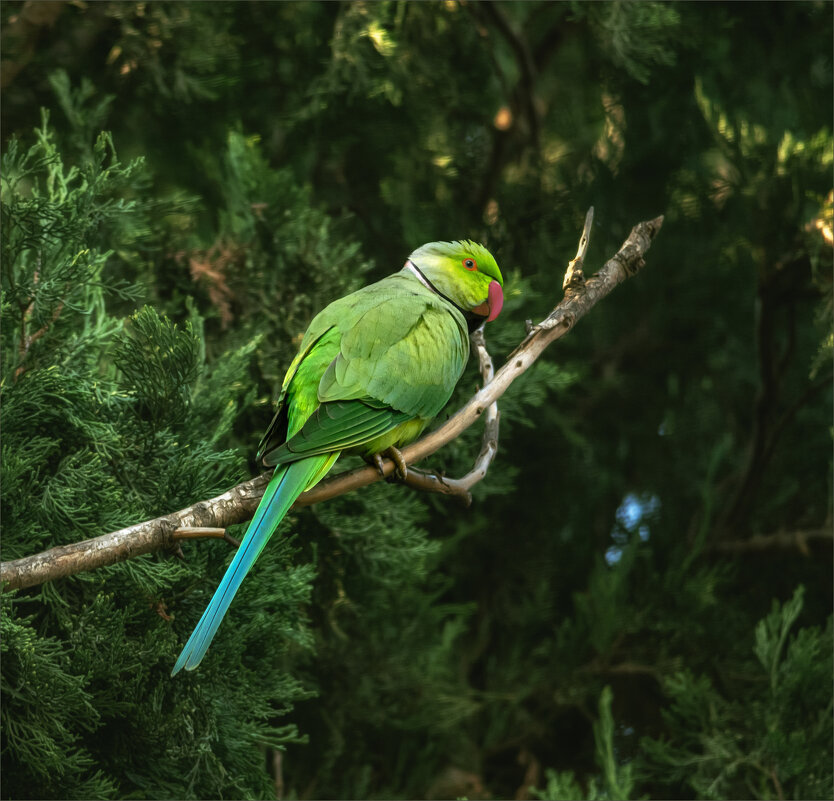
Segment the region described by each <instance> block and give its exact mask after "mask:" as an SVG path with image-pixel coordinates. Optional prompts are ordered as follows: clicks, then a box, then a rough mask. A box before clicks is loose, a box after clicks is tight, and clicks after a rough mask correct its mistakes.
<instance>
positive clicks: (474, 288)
mask: <svg viewBox="0 0 834 801" xmlns="http://www.w3.org/2000/svg"><path fill="white" fill-rule="evenodd" d="M503 284H504V281H503V278H502V277H501V271H500V270H499V269H498V265H497V264H496V262H495V259H494V258H493V256H492V254H491V253H490V252H489V251H488V250H487V249H486V248H485V247H483V246H482V245H478V244H476V243H474V242H471V241H467V240H464V241H460V242H430V243H429V244H427V245H423V246H422V247H420V248H418V249H417V250H415V251H414V252H413V253H412V254H411V255H410V256H409V257H408V260H407V261H406V263H405V266H404V267H403V268H402V270H400V271H399V272H398V273H395V274H394V275H390V276H388V277H387V278H384V279H382V280H381V281H378V282H377V283H375V284H371V285H370V286H366V287H364V288H363V289H360V290H358V291H357V292H353V293H352V294H350V295H347V296H346V297H344V298H341V299H339V300H336V301H334V302H333V303H331V304H330V305H329V306H327V307H326V308H325V309H324V310H323V311H321V312H320V313H319V314H317V315H316V317H315V318H313V322H312V323H310V327H309V328H308V329H307V332H306V333H305V334H304V338H303V340H302V342H301V347H300V349H299V351H298V354H297V355H296V357H295V359H293V361H292V364H290V367H289V370H287V374H286V376H285V377H284V383H283V385H282V387H281V394H280V396H279V398H278V410H277V412H276V414H275V417H274V418H273V420H272V422H271V423H270V425H269V428H268V429H267V431H266V434H264V436H263V439H262V440H261V444H260V447H259V448H258V457H257V458H258V462H260V463H262V464H263V465H264V466H266V467H274V468H275V472H274V474H273V476H272V479H271V480H270V482H269V484H268V486H267V488H266V490H265V492H264V496H263V499H262V500H261V502H260V504H259V506H258V509H257V511H256V512H255V516H254V517H253V518H252V522H251V523H250V524H249V527H248V528H247V530H246V534H245V535H244V537H243V540H242V542H241V544H240V548H239V549H238V551H237V553H236V554H235V557H234V559H232V563H231V564H230V565H229V568H228V570H227V571H226V574H225V575H224V576H223V580H222V581H221V582H220V586H219V587H218V588H217V591H216V592H215V593H214V596H213V597H212V599H211V601H210V602H209V605H208V606H207V607H206V610H205V612H203V616H202V617H201V618H200V622H199V623H198V624H197V627H196V628H195V629H194V632H193V633H192V635H191V637H190V638H189V640H188V642H187V643H186V645H185V648H183V650H182V653H181V654H180V656H179V659H177V663H176V664H175V665H174V669H173V671H172V675H174V674H176V673H178V672H179V671H180V670H182V668H185V669H186V670H193V669H194V668H196V667H197V665H199V664H200V661H201V660H202V658H203V657H204V656H205V653H206V651H207V650H208V647H209V645H210V644H211V641H212V639H213V638H214V635H215V633H216V632H217V628H218V626H219V625H220V621H221V620H223V616H224V615H225V614H226V610H227V609H228V608H229V604H231V602H232V599H233V598H234V596H235V593H236V592H237V590H238V588H239V587H240V584H241V582H242V581H243V579H244V577H245V576H246V574H247V573H248V572H249V570H250V568H251V567H252V565H253V564H254V563H255V560H256V559H257V558H258V555H259V554H260V553H261V551H262V550H263V548H264V546H265V545H266V543H267V541H268V540H269V538H270V537H271V536H272V534H273V532H274V531H275V529H276V528H277V527H278V524H279V523H280V522H281V520H282V519H283V517H284V515H285V514H286V513H287V511H288V510H289V508H290V506H292V504H293V502H294V501H295V499H296V498H297V497H298V496H299V495H300V494H301V493H302V492H304V490H306V489H309V488H310V487H312V486H313V485H315V484H317V483H318V482H319V481H321V479H322V478H324V476H325V475H326V474H327V472H328V471H329V470H330V468H331V467H333V463H334V462H335V461H336V459H338V458H339V454H340V453H342V451H351V452H354V453H359V454H361V455H362V456H364V457H365V458H367V459H375V460H376V461H377V463H378V464H379V463H380V462H379V455H380V454H383V453H385V454H390V455H391V456H392V458H394V460H395V461H397V462H398V464H399V465H400V467H399V469H400V471H401V472H402V471H405V470H406V467H405V465H404V464H403V462H402V458H401V457H400V455H399V452H398V451H397V450H396V449H397V448H398V447H400V446H402V445H406V444H408V443H409V442H411V441H412V440H414V439H415V438H416V437H418V436H419V435H420V433H421V432H422V431H423V429H424V428H425V427H426V426H427V425H428V423H429V422H430V421H431V419H432V418H433V417H434V416H435V415H436V414H437V413H438V412H439V411H440V410H441V409H442V408H443V407H444V406H445V405H446V403H447V401H448V400H449V398H450V397H451V395H452V391H453V389H454V387H455V384H457V382H458V379H459V378H460V377H461V375H462V373H463V369H464V367H465V366H466V360H467V359H468V357H469V336H468V335H469V333H471V332H472V331H474V330H475V329H476V328H478V327H479V326H480V325H482V324H483V323H484V322H489V321H491V320H494V319H495V318H496V317H497V316H498V313H499V312H500V311H501V307H502V305H503V302H504V294H503V291H502V286H503Z"/></svg>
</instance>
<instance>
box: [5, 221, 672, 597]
mask: <svg viewBox="0 0 834 801" xmlns="http://www.w3.org/2000/svg"><path fill="white" fill-rule="evenodd" d="M592 213H593V212H592V210H591V211H589V214H588V217H587V218H586V224H585V228H584V230H583V237H582V239H581V240H580V246H579V249H578V251H577V256H576V258H575V259H573V260H572V261H571V263H570V267H569V273H570V275H572V276H574V277H575V276H576V272H577V264H581V261H582V260H583V259H584V253H585V249H586V247H587V234H588V231H589V228H590V225H589V223H590V220H591V219H592ZM662 225H663V217H662V216H661V217H657V218H655V219H653V220H648V221H646V222H641V223H638V224H637V225H635V226H634V228H633V229H632V230H631V233H630V234H629V235H628V237H627V239H626V240H625V242H624V243H623V245H622V246H621V247H620V249H619V251H618V252H617V253H616V254H614V256H612V257H611V258H610V259H609V260H608V261H607V262H606V263H605V264H604V265H603V267H602V268H601V269H600V270H599V272H597V273H596V274H595V275H594V276H592V277H591V278H589V279H587V280H583V281H581V282H580V281H578V280H575V278H574V280H567V279H566V283H567V289H566V291H565V295H564V297H563V299H562V300H561V302H559V303H558V305H557V306H556V307H555V308H554V309H553V311H552V312H551V313H550V314H549V315H548V316H547V318H545V319H544V320H543V321H542V322H541V323H539V324H538V325H535V326H529V327H528V333H527V336H526V337H525V338H524V340H523V341H522V342H521V343H520V344H519V345H518V347H516V349H515V350H514V351H513V352H512V353H511V354H510V356H509V357H508V359H507V361H506V362H505V363H504V365H503V366H502V367H501V369H500V370H498V372H497V373H496V374H495V375H494V377H493V378H492V380H490V381H488V382H486V383H485V385H484V386H483V387H482V388H481V389H480V390H479V391H478V392H476V393H475V395H473V396H472V398H470V400H469V401H468V402H467V403H466V404H465V405H464V406H463V407H461V408H460V409H459V410H458V411H457V412H456V413H455V415H453V416H452V417H451V418H450V419H449V420H448V421H447V422H446V423H444V424H443V425H442V426H440V427H439V428H438V429H436V430H435V431H432V432H431V433H430V434H428V435H426V436H425V437H423V438H422V439H420V440H418V441H417V442H414V443H412V444H411V445H409V446H408V447H406V448H404V449H403V451H402V456H403V458H404V459H405V461H406V463H408V464H412V463H415V462H419V461H421V460H423V459H425V458H426V457H427V456H430V455H431V454H433V453H434V452H435V451H437V450H438V449H439V448H441V447H442V446H443V445H445V444H447V443H448V442H451V441H452V440H453V439H455V438H456V437H458V436H459V435H460V434H461V432H463V431H464V430H465V429H467V428H469V426H471V425H472V424H473V423H474V422H475V421H476V420H478V419H480V418H481V417H484V418H485V419H486V420H487V436H485V438H484V447H482V450H481V453H480V454H479V456H478V458H477V460H476V463H475V466H474V467H473V469H472V470H471V471H470V472H469V473H468V474H467V475H466V476H464V477H463V478H462V479H459V480H458V481H456V482H454V483H453V482H451V481H450V480H448V479H444V478H441V477H439V476H438V475H436V474H432V473H420V474H419V475H420V476H421V477H422V479H423V480H422V481H421V482H419V483H420V484H421V486H420V487H419V488H420V489H425V490H430V491H434V492H440V493H444V494H453V495H460V494H462V491H465V492H466V493H467V495H468V491H469V489H470V488H471V487H472V486H473V485H474V484H475V483H477V482H478V481H480V480H481V479H482V478H483V477H484V475H485V474H486V469H487V467H488V466H489V463H490V461H491V460H492V458H493V457H494V453H495V450H496V448H497V442H496V437H497V418H498V415H497V408H495V413H494V418H492V422H490V421H491V414H492V409H493V407H494V404H495V403H496V401H497V400H498V399H499V398H500V397H501V395H503V394H504V392H506V390H507V389H508V388H509V386H510V384H512V382H513V381H514V380H515V379H516V378H518V377H519V376H520V375H522V373H524V372H525V371H526V370H527V369H528V368H529V367H530V366H531V365H532V364H533V363H534V362H535V361H536V359H538V357H539V356H540V355H541V354H542V352H543V351H544V350H545V348H547V346H548V345H550V344H551V343H552V342H555V341H556V340H557V339H560V338H561V337H563V336H564V335H565V334H567V333H568V331H570V330H571V329H572V328H573V327H574V325H575V324H576V323H577V322H578V321H579V320H580V319H581V318H582V317H584V316H585V315H586V314H587V313H588V312H589V311H590V310H591V309H592V308H593V307H594V306H595V305H596V304H597V303H598V302H599V301H600V300H602V298H604V297H605V296H606V295H608V294H609V293H610V292H611V291H612V290H613V289H614V288H615V287H616V286H617V285H619V284H621V283H623V282H624V281H625V280H626V279H628V278H630V277H631V276H633V275H635V274H636V273H637V272H638V271H639V270H640V269H641V268H642V267H643V266H644V264H645V261H644V256H645V254H646V252H647V251H648V249H649V247H651V244H652V241H653V239H654V237H655V236H656V235H657V233H658V232H659V231H660V228H661V226H662ZM569 278H570V276H569ZM475 345H476V349H478V351H479V356H480V358H481V368H482V373H483V374H484V375H488V372H489V369H490V365H489V364H488V363H487V362H488V355H486V357H485V356H484V354H485V353H486V351H485V349H484V350H483V353H481V352H480V350H481V348H480V343H479V341H478V340H477V339H476V342H475ZM485 359H486V361H485ZM493 433H494V434H495V437H493V436H492V434H493ZM394 470H395V464H394V462H393V461H392V460H391V459H384V460H382V463H381V466H380V469H377V467H375V466H365V467H360V468H356V469H354V470H350V471H347V472H345V473H342V474H339V475H336V476H334V477H333V478H330V479H326V480H324V481H322V482H321V483H320V484H318V485H317V486H315V487H313V488H312V489H311V490H309V491H308V492H305V493H304V494H302V495H301V496H300V497H299V498H298V500H297V501H296V502H295V504H294V507H293V508H297V507H301V506H309V505H312V504H315V503H321V502H322V501H325V500H328V499H330V498H334V497H336V496H338V495H343V494H345V493H347V492H351V491H353V490H356V489H359V488H360V487H364V486H367V485H368V484H373V483H375V482H377V481H381V480H382V479H383V478H387V477H389V476H391V475H392V473H393V472H394ZM411 472H412V471H411V470H409V473H411ZM268 478H269V476H268V474H265V475H261V476H258V477H257V478H254V479H251V480H249V481H245V482H243V483H241V484H238V485H237V486H236V487H233V488H232V489H230V490H229V491H228V492H225V493H223V494H222V495H219V496H217V497H215V498H211V499H210V500H206V501H200V502H198V503H195V504H194V505H193V506H189V507H188V508H186V509H181V510H180V511H178V512H174V513H172V514H168V515H163V516H162V517H157V518H154V519H153V520H146V521H144V522H142V523H137V524H135V525H133V526H128V527H127V528H123V529H121V530H119V531H114V532H111V533H109V534H104V535H102V536H100V537H96V538H95V539H90V540H85V541H83V542H79V543H73V544H71V545H62V546H58V547H56V548H52V549H50V550H48V551H44V552H42V553H39V554H35V555H33V556H28V557H23V558H21V559H17V560H14V561H9V562H3V563H2V564H0V582H2V583H3V585H4V589H19V588H24V587H31V586H34V585H37V584H41V583H43V582H45V581H52V580H54V579H58V578H63V577H66V576H71V575H74V574H76V573H80V572H84V571H88V570H93V569H96V568H99V567H104V566H106V565H111V564H115V563H117V562H121V561H124V560H126V559H131V558H133V557H135V556H139V555H141V554H145V553H151V552H153V551H159V550H172V549H174V548H175V547H177V540H178V539H179V538H181V536H182V534H179V535H178V536H176V537H175V534H174V533H175V532H176V531H178V530H179V531H182V530H184V529H194V528H209V529H225V528H226V527H228V526H231V525H234V524H236V523H241V522H244V521H245V520H247V519H249V518H250V517H251V516H252V514H253V513H254V511H255V509H256V508H257V505H258V502H259V501H260V499H261V496H262V495H263V491H264V488H265V487H266V484H267V482H268ZM450 488H451V489H450ZM206 536H219V534H218V533H217V532H216V531H214V532H212V533H210V534H207V535H206Z"/></svg>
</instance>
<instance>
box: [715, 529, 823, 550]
mask: <svg viewBox="0 0 834 801" xmlns="http://www.w3.org/2000/svg"><path fill="white" fill-rule="evenodd" d="M809 542H834V531H832V529H831V527H829V528H819V529H810V530H807V531H779V532H777V533H775V534H757V535H755V536H754V537H750V538H749V539H746V540H724V541H721V540H719V541H718V542H715V543H713V544H712V545H710V546H709V547H708V548H707V549H706V550H707V551H708V552H713V553H722V554H727V555H733V556H738V555H741V554H747V553H763V552H765V551H776V550H782V551H786V550H787V551H791V550H794V549H796V550H798V551H799V552H800V553H801V554H802V555H803V556H810V555H811V550H810V548H809V547H808V543H809Z"/></svg>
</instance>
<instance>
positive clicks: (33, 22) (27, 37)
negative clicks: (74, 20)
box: [0, 0, 66, 89]
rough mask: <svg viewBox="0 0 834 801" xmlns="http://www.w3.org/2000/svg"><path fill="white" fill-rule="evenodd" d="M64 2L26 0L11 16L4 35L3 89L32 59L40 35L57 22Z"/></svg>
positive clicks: (0, 75) (0, 86)
mask: <svg viewBox="0 0 834 801" xmlns="http://www.w3.org/2000/svg"><path fill="white" fill-rule="evenodd" d="M65 5H66V3H64V1H63V0H38V2H35V0H26V2H25V3H24V4H23V8H21V9H20V13H19V14H15V15H13V16H12V17H9V24H8V25H7V26H6V27H5V29H4V30H3V37H2V49H3V53H4V54H5V55H6V58H4V59H3V60H2V62H0V89H5V88H6V87H8V86H9V85H10V84H11V83H12V81H14V79H15V78H16V77H17V75H18V73H19V72H20V71H21V70H22V69H23V68H24V67H25V66H26V65H27V64H28V63H29V62H30V61H31V60H32V56H34V55H35V46H36V45H37V42H38V37H39V36H40V35H41V32H42V31H43V29H44V28H51V27H52V26H53V25H54V24H55V22H56V21H57V19H58V17H59V16H60V15H61V12H62V11H63V10H64V6H65Z"/></svg>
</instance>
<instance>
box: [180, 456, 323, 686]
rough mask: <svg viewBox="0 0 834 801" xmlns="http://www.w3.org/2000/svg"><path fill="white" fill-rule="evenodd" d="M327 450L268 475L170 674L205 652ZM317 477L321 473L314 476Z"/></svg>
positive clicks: (190, 667) (193, 662) (189, 667)
mask: <svg viewBox="0 0 834 801" xmlns="http://www.w3.org/2000/svg"><path fill="white" fill-rule="evenodd" d="M329 457H330V454H326V455H324V456H311V457H309V458H308V459H302V460H300V461H298V462H293V463H292V464H289V465H287V466H286V467H279V468H278V469H277V470H276V471H275V473H274V474H273V476H272V479H271V480H270V482H269V484H268V485H267V488H266V490H265V492H264V496H263V498H262V499H261V502H260V504H258V509H257V511H256V512H255V516H254V517H253V518H252V522H251V523H250V524H249V528H247V529H246V534H245V535H244V537H243V541H242V542H241V543H240V548H238V550H237V553H236V554H235V558H234V559H232V563H231V564H230V565H229V567H228V569H227V570H226V575H225V576H223V580H222V581H221V582H220V586H219V587H218V588H217V590H216V592H215V593H214V595H213V596H212V599H211V601H209V605H208V606H207V607H206V611H205V612H203V616H202V617H201V618H200V622H199V623H198V624H197V628H195V629H194V631H193V632H192V634H191V637H189V639H188V642H187V643H186V644H185V648H183V649H182V653H181V654H180V656H179V659H177V663H176V665H174V669H173V670H172V671H171V675H172V676H174V675H176V674H177V673H179V671H180V670H182V669H183V668H185V669H186V670H194V668H195V667H197V665H199V664H200V662H201V660H202V658H203V657H204V656H205V655H206V651H207V650H208V647H209V645H211V641H212V640H213V639H214V635H215V634H216V633H217V628H218V626H219V625H220V621H221V620H223V616H224V615H225V614H226V610H228V608H229V604H231V602H232V599H233V598H234V597H235V593H236V592H237V591H238V588H239V587H240V585H241V583H242V582H243V579H244V578H245V577H246V574H247V573H248V572H249V569H250V568H251V567H252V565H254V564H255V560H256V559H257V558H258V556H259V555H260V553H261V551H262V550H263V549H264V546H265V545H266V544H267V542H269V538H270V537H271V536H272V534H273V532H274V531H275V529H276V528H278V524H279V523H280V522H281V520H283V518H284V515H285V514H286V513H287V511H288V510H289V508H290V506H292V504H293V502H294V501H295V499H296V498H297V497H298V496H299V495H300V494H301V493H302V492H303V491H304V490H305V489H306V488H307V485H308V484H309V483H310V481H311V480H312V479H313V478H314V477H315V476H316V473H318V472H319V471H320V470H321V469H322V468H323V467H324V465H325V463H326V462H327V461H328V460H329ZM318 478H321V476H318Z"/></svg>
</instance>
